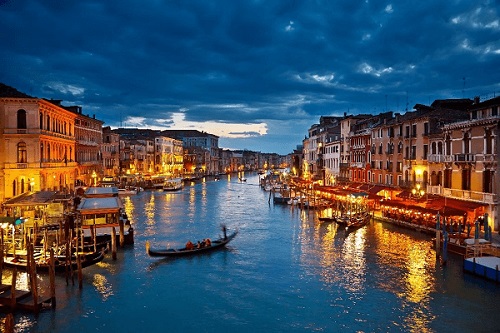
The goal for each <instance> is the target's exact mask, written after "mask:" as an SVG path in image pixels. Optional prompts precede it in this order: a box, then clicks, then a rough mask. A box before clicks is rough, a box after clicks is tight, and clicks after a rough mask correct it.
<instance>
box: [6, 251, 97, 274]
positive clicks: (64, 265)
mask: <svg viewBox="0 0 500 333" xmlns="http://www.w3.org/2000/svg"><path fill="white" fill-rule="evenodd" d="M103 259H104V251H98V252H91V253H86V254H81V255H80V265H81V267H82V268H85V267H89V266H92V265H95V264H97V263H98V262H101V261H102V260H103ZM49 261H50V259H49V258H48V257H45V256H38V258H37V259H35V264H36V271H37V272H48V271H49V269H50V262H49ZM4 264H5V266H6V267H12V268H14V267H15V268H17V269H22V270H26V269H27V267H28V262H27V260H26V258H22V257H20V256H15V257H7V258H5V259H4ZM54 269H55V271H56V272H65V271H66V270H78V261H77V259H76V258H75V256H74V255H73V256H72V258H71V260H69V261H66V258H65V257H64V256H56V257H55V264H54Z"/></svg>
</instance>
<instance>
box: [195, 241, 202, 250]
mask: <svg viewBox="0 0 500 333" xmlns="http://www.w3.org/2000/svg"><path fill="white" fill-rule="evenodd" d="M196 248H197V249H201V243H200V241H198V244H196Z"/></svg>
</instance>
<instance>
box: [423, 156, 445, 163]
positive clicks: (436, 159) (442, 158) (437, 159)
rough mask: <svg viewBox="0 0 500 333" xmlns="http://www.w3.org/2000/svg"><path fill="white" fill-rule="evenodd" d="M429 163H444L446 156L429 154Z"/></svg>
mask: <svg viewBox="0 0 500 333" xmlns="http://www.w3.org/2000/svg"><path fill="white" fill-rule="evenodd" d="M427 161H429V162H430V163H444V162H445V156H444V155H443V154H429V155H428V156H427Z"/></svg>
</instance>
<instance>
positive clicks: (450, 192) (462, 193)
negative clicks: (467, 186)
mask: <svg viewBox="0 0 500 333" xmlns="http://www.w3.org/2000/svg"><path fill="white" fill-rule="evenodd" d="M442 195H443V196H445V197H449V198H455V199H462V200H463V199H465V200H470V201H476V202H481V203H486V204H489V205H493V204H494V203H495V200H496V194H494V193H485V192H475V191H467V190H459V189H452V188H443V193H442Z"/></svg>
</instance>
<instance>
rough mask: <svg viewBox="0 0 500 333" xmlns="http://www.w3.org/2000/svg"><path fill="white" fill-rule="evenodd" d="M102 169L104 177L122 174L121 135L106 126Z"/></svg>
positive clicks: (102, 149) (102, 147) (103, 130)
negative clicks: (120, 156) (120, 157)
mask: <svg viewBox="0 0 500 333" xmlns="http://www.w3.org/2000/svg"><path fill="white" fill-rule="evenodd" d="M102 137H103V140H102V146H101V152H102V170H103V177H113V178H115V177H116V176H118V175H119V174H120V159H119V151H120V135H119V134H117V133H114V132H113V131H112V130H111V127H109V126H106V127H103V129H102Z"/></svg>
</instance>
